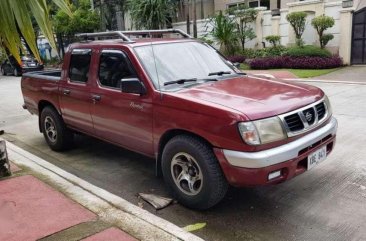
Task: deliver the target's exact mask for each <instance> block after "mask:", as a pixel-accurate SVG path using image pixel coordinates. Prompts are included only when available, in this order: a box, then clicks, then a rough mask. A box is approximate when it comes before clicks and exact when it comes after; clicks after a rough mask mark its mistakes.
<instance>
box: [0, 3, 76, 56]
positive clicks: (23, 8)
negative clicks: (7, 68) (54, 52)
mask: <svg viewBox="0 0 366 241" xmlns="http://www.w3.org/2000/svg"><path fill="white" fill-rule="evenodd" d="M47 2H48V1H46V0H28V1H24V0H0V22H1V27H0V48H3V49H6V51H7V52H8V53H7V54H12V55H13V56H14V57H15V59H16V60H17V61H18V62H19V63H20V53H19V49H23V46H22V41H21V36H22V37H23V38H24V41H25V42H26V43H27V44H28V46H29V49H30V50H31V52H32V53H33V54H34V56H35V57H36V58H37V59H38V60H39V61H40V60H41V58H40V55H39V53H38V49H37V44H36V37H37V36H36V34H35V31H34V28H33V26H32V17H33V18H34V19H35V21H36V23H37V25H38V26H39V28H40V30H41V31H42V33H43V34H44V36H45V37H46V38H47V39H48V40H49V42H50V45H51V47H52V48H56V44H55V40H54V36H53V31H52V21H51V20H50V14H49V5H48V4H47ZM52 2H53V3H54V4H56V5H57V6H58V7H59V8H61V9H63V10H64V11H65V13H66V14H68V15H71V12H70V9H69V5H68V3H67V1H66V0H52Z"/></svg>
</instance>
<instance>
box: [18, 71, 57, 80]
mask: <svg viewBox="0 0 366 241" xmlns="http://www.w3.org/2000/svg"><path fill="white" fill-rule="evenodd" d="M23 77H30V78H33V79H39V80H53V81H59V80H60V79H61V70H60V69H55V70H46V71H36V72H29V73H25V74H23Z"/></svg>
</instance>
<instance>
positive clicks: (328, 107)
mask: <svg viewBox="0 0 366 241" xmlns="http://www.w3.org/2000/svg"><path fill="white" fill-rule="evenodd" d="M324 103H325V105H326V106H327V107H326V108H327V110H328V116H331V115H332V106H331V105H330V101H329V99H328V96H325V98H324Z"/></svg>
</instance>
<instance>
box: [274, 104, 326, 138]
mask: <svg viewBox="0 0 366 241" xmlns="http://www.w3.org/2000/svg"><path fill="white" fill-rule="evenodd" d="M327 116H328V113H327V106H326V104H325V102H324V101H323V100H322V101H318V102H316V103H314V104H311V105H308V106H305V107H303V108H300V109H298V110H295V111H291V112H289V113H286V114H283V115H280V116H279V117H280V119H281V120H282V122H283V125H284V127H285V130H286V132H287V136H288V137H292V136H296V135H299V134H302V133H305V132H306V131H308V130H310V129H312V128H315V127H316V126H318V125H320V124H321V123H323V122H324V121H325V120H326V119H327V118H326V117H327Z"/></svg>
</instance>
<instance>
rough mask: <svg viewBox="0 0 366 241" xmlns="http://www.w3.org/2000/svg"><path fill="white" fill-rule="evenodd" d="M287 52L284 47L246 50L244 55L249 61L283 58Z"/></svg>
mask: <svg viewBox="0 0 366 241" xmlns="http://www.w3.org/2000/svg"><path fill="white" fill-rule="evenodd" d="M286 52H287V48H286V47H284V46H281V45H279V46H276V47H268V48H264V49H245V50H244V51H243V52H242V53H243V55H244V56H245V57H246V58H247V59H254V58H263V57H273V56H282V55H284V54H285V53H286Z"/></svg>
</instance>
